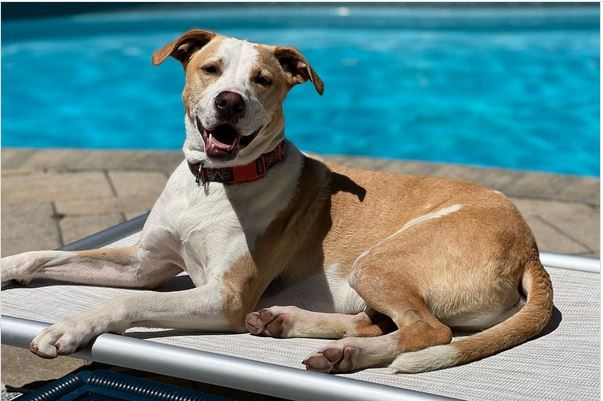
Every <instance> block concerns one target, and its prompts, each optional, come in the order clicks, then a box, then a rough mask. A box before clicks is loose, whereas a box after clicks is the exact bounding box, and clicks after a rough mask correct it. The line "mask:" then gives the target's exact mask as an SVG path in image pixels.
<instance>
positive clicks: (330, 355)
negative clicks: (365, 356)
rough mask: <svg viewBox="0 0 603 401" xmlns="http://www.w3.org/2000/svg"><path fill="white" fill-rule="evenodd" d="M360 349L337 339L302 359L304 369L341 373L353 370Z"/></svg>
mask: <svg viewBox="0 0 603 401" xmlns="http://www.w3.org/2000/svg"><path fill="white" fill-rule="evenodd" d="M359 354H360V350H359V349H358V347H355V346H353V345H349V344H345V343H342V342H339V341H336V342H333V343H331V344H329V345H327V346H326V347H325V348H323V349H320V350H318V351H316V352H315V353H313V354H312V355H310V356H309V357H307V358H306V359H304V361H303V362H302V363H303V364H304V365H306V369H308V370H314V371H316V372H324V373H342V372H349V371H352V370H354V368H355V366H356V362H357V361H358V355H359Z"/></svg>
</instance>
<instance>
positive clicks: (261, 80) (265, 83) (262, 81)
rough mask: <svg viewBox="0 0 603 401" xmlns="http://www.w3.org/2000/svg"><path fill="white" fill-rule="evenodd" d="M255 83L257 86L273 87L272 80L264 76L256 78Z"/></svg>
mask: <svg viewBox="0 0 603 401" xmlns="http://www.w3.org/2000/svg"><path fill="white" fill-rule="evenodd" d="M255 82H256V83H257V84H259V85H262V86H270V85H272V81H271V80H270V78H268V77H265V76H263V75H258V76H257V77H256V78H255Z"/></svg>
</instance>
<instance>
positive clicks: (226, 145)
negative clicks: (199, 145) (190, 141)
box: [207, 125, 241, 153]
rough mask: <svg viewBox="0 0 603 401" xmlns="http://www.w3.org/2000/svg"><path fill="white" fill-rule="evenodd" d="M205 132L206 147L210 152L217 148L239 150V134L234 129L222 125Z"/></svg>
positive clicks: (230, 151)
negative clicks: (206, 135)
mask: <svg viewBox="0 0 603 401" xmlns="http://www.w3.org/2000/svg"><path fill="white" fill-rule="evenodd" d="M207 134H208V137H207V149H208V150H209V151H210V152H211V151H214V150H217V151H221V152H229V153H232V152H233V151H234V152H236V151H238V150H239V141H240V139H241V135H239V133H238V131H237V130H236V129H234V128H232V127H230V126H227V125H223V126H220V127H218V128H217V129H215V130H213V131H212V132H208V133H207Z"/></svg>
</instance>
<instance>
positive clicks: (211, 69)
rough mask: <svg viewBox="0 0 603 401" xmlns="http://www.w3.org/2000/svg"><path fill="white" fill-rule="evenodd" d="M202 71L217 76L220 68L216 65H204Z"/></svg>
mask: <svg viewBox="0 0 603 401" xmlns="http://www.w3.org/2000/svg"><path fill="white" fill-rule="evenodd" d="M201 69H202V70H203V72H205V73H206V74H217V73H218V66H216V65H214V64H208V65H204V66H203V67H201Z"/></svg>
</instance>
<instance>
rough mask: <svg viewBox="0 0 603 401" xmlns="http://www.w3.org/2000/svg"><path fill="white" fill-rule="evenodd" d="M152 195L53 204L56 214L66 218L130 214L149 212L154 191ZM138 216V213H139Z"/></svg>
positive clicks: (78, 200) (143, 194)
mask: <svg viewBox="0 0 603 401" xmlns="http://www.w3.org/2000/svg"><path fill="white" fill-rule="evenodd" d="M151 192H152V193H150V194H149V193H147V192H144V191H142V192H141V193H140V195H136V196H123V197H116V196H111V197H106V198H95V199H73V200H60V201H56V202H55V207H56V211H57V213H60V214H64V215H67V216H79V215H88V214H102V213H111V212H122V213H132V212H139V211H141V210H143V211H148V210H151V208H152V207H153V205H154V204H155V201H156V200H157V196H156V194H155V192H156V191H155V190H153V191H151ZM139 214H140V213H139Z"/></svg>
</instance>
